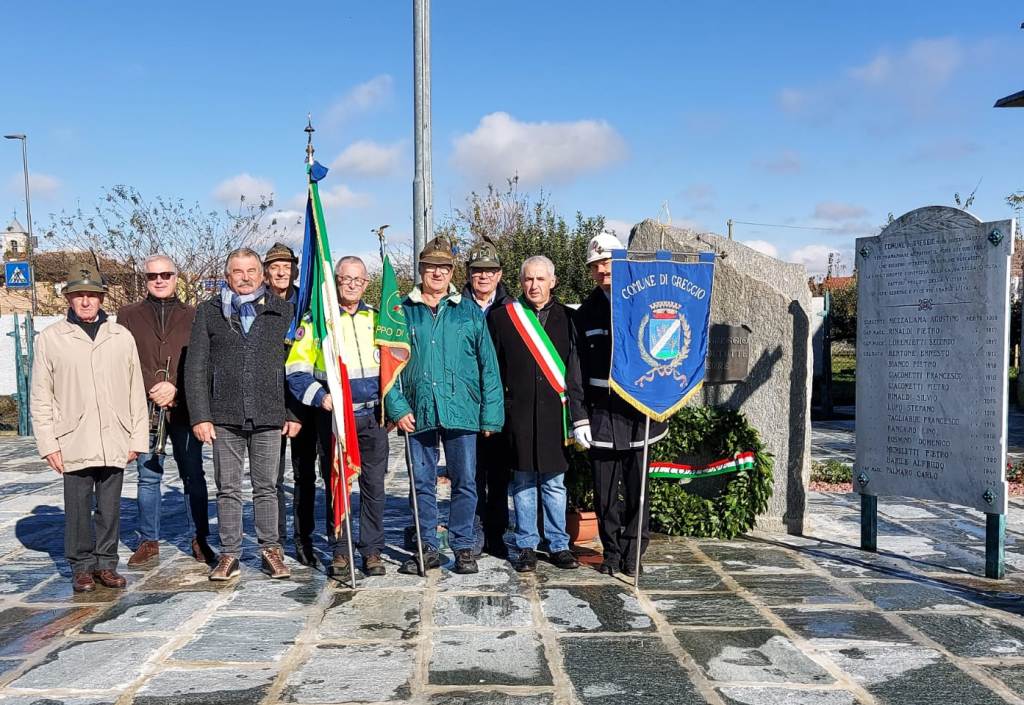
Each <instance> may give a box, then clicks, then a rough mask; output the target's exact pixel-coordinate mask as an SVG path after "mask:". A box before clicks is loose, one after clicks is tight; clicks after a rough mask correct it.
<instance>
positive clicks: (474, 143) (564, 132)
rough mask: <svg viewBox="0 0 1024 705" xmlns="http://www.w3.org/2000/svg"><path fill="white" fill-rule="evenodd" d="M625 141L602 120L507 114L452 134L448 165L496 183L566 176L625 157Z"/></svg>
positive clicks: (564, 178)
mask: <svg viewBox="0 0 1024 705" xmlns="http://www.w3.org/2000/svg"><path fill="white" fill-rule="evenodd" d="M626 152H627V150H626V143H625V141H624V140H623V139H622V137H621V136H620V135H619V133H618V132H616V131H615V128H613V127H612V126H611V125H609V124H608V123H607V122H605V121H604V120H578V121H576V122H520V121H519V120H516V119H515V118H514V117H512V116H511V115H509V114H508V113H501V112H499V113H491V114H490V115H485V116H484V117H483V118H481V120H480V123H479V124H478V125H477V127H476V129H475V130H473V131H472V132H469V133H467V134H464V135H460V136H458V137H456V138H455V150H454V153H453V155H452V164H453V165H454V166H455V168H456V169H458V170H459V171H461V172H462V173H463V174H464V175H465V176H467V177H470V178H473V179H479V180H482V181H483V180H485V181H490V182H492V183H501V182H503V181H504V180H505V179H506V178H509V177H512V176H516V175H518V176H519V179H520V181H521V182H523V183H526V184H543V183H545V182H552V181H563V182H564V181H570V180H572V179H574V178H575V177H577V176H580V175H581V174H584V173H587V172H592V171H596V170H598V169H601V168H602V167H606V166H608V165H609V164H612V163H614V162H617V161H619V160H621V159H623V158H624V157H625V156H626Z"/></svg>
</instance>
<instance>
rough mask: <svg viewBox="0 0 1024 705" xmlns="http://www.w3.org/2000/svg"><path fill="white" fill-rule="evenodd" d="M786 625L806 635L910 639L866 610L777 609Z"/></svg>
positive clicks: (879, 639)
mask: <svg viewBox="0 0 1024 705" xmlns="http://www.w3.org/2000/svg"><path fill="white" fill-rule="evenodd" d="M774 612H775V614H776V615H778V616H779V617H781V618H782V621H784V622H785V623H786V626H788V627H789V628H791V629H793V630H794V631H796V632H797V633H798V634H799V635H800V636H802V637H804V638H805V639H850V640H863V641H886V642H900V643H906V642H909V641H910V637H908V636H907V635H906V634H904V633H903V632H901V631H900V630H898V629H897V628H896V627H894V626H893V625H892V624H890V623H889V622H887V621H886V620H885V618H883V617H882V615H881V614H878V613H876V612H870V611H865V610H860V611H854V610H849V611H846V610H815V609H803V608H795V609H776V610H774Z"/></svg>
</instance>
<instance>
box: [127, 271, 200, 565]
mask: <svg viewBox="0 0 1024 705" xmlns="http://www.w3.org/2000/svg"><path fill="white" fill-rule="evenodd" d="M143 270H144V272H145V277H146V298H144V299H143V300H142V301H139V302H137V303H134V304H129V305H127V306H124V307H122V308H121V309H120V310H119V311H118V312H117V322H118V323H120V324H121V325H122V326H124V327H125V328H127V329H128V330H129V331H131V334H132V336H133V337H134V338H135V345H136V347H138V349H139V361H140V362H141V364H142V378H143V381H144V383H145V386H146V393H147V396H148V398H149V406H150V412H151V413H150V434H151V436H150V452H149V453H141V454H140V455H139V457H138V459H137V460H136V467H137V468H138V472H139V486H138V507H139V535H140V538H141V541H140V543H139V545H138V548H136V550H135V553H133V554H132V556H131V558H129V559H128V565H130V566H133V567H134V566H142V565H145V564H147V563H149V562H150V561H152V560H153V559H155V558H157V557H158V556H159V555H160V544H159V540H160V497H161V490H160V484H161V480H162V479H163V473H164V457H165V456H164V447H163V445H164V443H165V441H170V445H171V450H172V452H173V454H174V461H175V462H176V463H177V465H178V473H179V474H180V475H181V483H182V486H183V490H184V494H185V517H186V519H187V521H188V526H189V529H190V531H191V533H192V546H191V548H192V555H193V557H194V558H195V559H196V560H197V561H200V562H205V563H210V562H212V561H213V560H214V559H215V556H214V554H213V551H212V550H211V549H210V546H209V544H208V543H207V536H208V535H209V533H210V522H209V511H208V508H207V507H208V495H207V489H206V476H205V475H204V473H203V444H202V443H200V442H199V440H198V439H197V438H196V437H195V434H193V433H192V428H191V427H190V426H189V417H188V408H187V405H186V402H185V394H184V387H183V385H182V384H181V380H182V378H183V376H184V374H183V370H184V369H185V355H186V352H187V349H188V341H189V334H190V332H191V330H192V319H193V318H195V313H196V312H195V309H194V308H193V307H192V306H189V305H188V304H185V303H183V302H181V301H180V300H179V299H178V295H177V289H178V268H177V267H176V266H175V264H174V261H173V260H171V258H170V257H168V256H167V255H162V254H157V255H151V256H149V257H147V258H146V261H145V263H144V265H143ZM161 412H162V413H161Z"/></svg>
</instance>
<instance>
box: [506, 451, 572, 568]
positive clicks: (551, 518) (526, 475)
mask: <svg viewBox="0 0 1024 705" xmlns="http://www.w3.org/2000/svg"><path fill="white" fill-rule="evenodd" d="M538 483H539V484H540V493H541V502H542V503H543V505H544V538H545V539H547V542H548V546H549V547H550V548H549V550H550V551H551V553H558V552H559V551H567V550H569V534H568V533H566V531H565V503H566V494H565V475H564V473H554V472H542V473H536V472H534V471H533V470H527V471H525V472H523V471H522V470H516V471H515V472H513V473H512V503H513V504H514V505H515V508H516V531H515V540H516V548H519V549H523V548H533V549H536V548H537V544H539V543H540V534H539V533H538V532H537V485H538Z"/></svg>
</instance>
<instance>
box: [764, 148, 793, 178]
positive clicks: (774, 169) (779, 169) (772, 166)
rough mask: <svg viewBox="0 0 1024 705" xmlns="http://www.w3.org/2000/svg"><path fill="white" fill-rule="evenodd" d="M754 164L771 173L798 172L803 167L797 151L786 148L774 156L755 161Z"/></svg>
mask: <svg viewBox="0 0 1024 705" xmlns="http://www.w3.org/2000/svg"><path fill="white" fill-rule="evenodd" d="M754 166H755V167H757V168H759V169H764V170H765V171H767V172H769V173H771V174H798V173H800V170H801V169H802V168H803V163H802V162H801V159H800V154H799V153H798V152H794V151H793V150H791V149H787V150H783V151H782V152H780V153H779V154H777V155H775V156H774V157H770V158H768V159H763V160H758V161H755V162H754Z"/></svg>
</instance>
